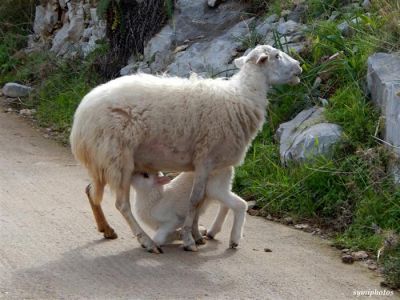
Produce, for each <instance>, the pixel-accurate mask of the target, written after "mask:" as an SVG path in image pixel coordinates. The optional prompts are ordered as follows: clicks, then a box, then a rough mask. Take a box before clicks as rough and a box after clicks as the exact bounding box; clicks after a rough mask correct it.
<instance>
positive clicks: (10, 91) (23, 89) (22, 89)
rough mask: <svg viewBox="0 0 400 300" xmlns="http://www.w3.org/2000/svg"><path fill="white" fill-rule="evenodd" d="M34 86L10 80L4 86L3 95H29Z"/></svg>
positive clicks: (12, 96)
mask: <svg viewBox="0 0 400 300" xmlns="http://www.w3.org/2000/svg"><path fill="white" fill-rule="evenodd" d="M32 90H33V88H31V87H29V86H26V85H22V84H19V83H14V82H9V83H6V84H5V85H4V86H3V95H4V96H6V97H11V98H17V97H25V96H28V95H29V93H30V92H32Z"/></svg>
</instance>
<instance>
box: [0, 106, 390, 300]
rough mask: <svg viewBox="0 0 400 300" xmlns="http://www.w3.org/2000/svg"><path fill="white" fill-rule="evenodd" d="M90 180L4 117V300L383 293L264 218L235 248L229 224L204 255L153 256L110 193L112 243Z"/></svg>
mask: <svg viewBox="0 0 400 300" xmlns="http://www.w3.org/2000/svg"><path fill="white" fill-rule="evenodd" d="M87 183H88V176H87V174H86V171H85V170H84V169H83V168H82V167H81V166H79V165H78V164H77V163H76V162H75V161H74V159H73V157H72V156H71V154H70V151H69V149H68V148H66V147H63V146H61V145H59V144H57V143H56V142H54V141H51V140H48V139H45V138H44V137H43V134H41V133H40V132H38V130H36V129H33V128H32V127H31V126H30V124H28V123H27V122H26V121H25V120H23V119H22V118H21V117H19V116H16V115H14V114H9V113H4V112H3V111H2V112H0V243H1V244H0V298H5V299H274V300H275V299H355V298H356V297H355V296H354V295H353V292H354V291H356V290H358V291H363V290H374V289H378V290H382V288H381V287H380V286H379V282H380V278H379V277H378V276H377V275H376V274H375V273H373V272H371V271H369V270H367V268H365V267H363V266H360V265H358V264H354V265H345V264H343V263H342V262H341V261H340V259H339V257H340V253H339V251H337V250H335V249H333V248H332V247H330V246H329V245H328V242H327V241H324V240H321V239H320V238H318V237H315V236H312V235H311V234H308V233H304V232H301V231H298V230H295V229H292V228H289V227H285V226H283V225H280V224H276V223H273V222H268V221H266V220H264V219H262V218H256V217H250V216H248V217H247V223H246V227H245V238H244V240H243V241H242V243H241V245H240V246H239V249H237V250H230V249H227V246H228V236H229V229H230V226H231V221H232V219H231V218H230V219H228V222H227V224H226V226H225V228H224V230H223V232H222V233H221V234H220V235H219V236H217V238H218V240H216V241H209V242H208V243H207V245H205V246H202V247H201V248H200V251H199V252H198V253H191V252H184V251H182V249H181V248H180V247H179V245H171V246H168V247H166V248H164V254H162V255H156V254H149V253H147V252H145V251H144V250H143V249H142V248H141V247H140V246H139V244H138V243H137V241H136V240H135V239H134V238H133V235H132V233H131V232H130V231H129V229H128V226H127V224H125V221H124V220H123V218H122V216H121V215H120V214H119V212H118V211H117V210H116V208H115V207H114V200H113V198H112V195H111V194H110V192H107V193H106V197H105V199H104V202H103V203H104V210H105V213H106V215H107V217H108V220H109V222H110V224H111V226H112V227H114V229H115V230H116V232H117V233H118V235H119V238H118V239H116V240H104V239H103V238H102V235H101V234H100V233H98V232H97V231H96V227H95V222H94V220H93V216H92V212H91V209H90V207H89V203H88V202H87V199H86V196H85V194H84V188H85V186H86V184H87ZM213 215H214V212H213V211H209V212H208V213H207V215H206V216H205V217H203V219H202V220H201V223H202V224H204V225H206V226H207V225H209V224H210V222H211V220H212V218H213ZM264 248H270V249H271V250H272V252H270V253H267V252H264ZM372 298H373V297H372ZM386 298H387V297H386ZM391 298H396V296H394V297H391ZM380 299H382V297H380Z"/></svg>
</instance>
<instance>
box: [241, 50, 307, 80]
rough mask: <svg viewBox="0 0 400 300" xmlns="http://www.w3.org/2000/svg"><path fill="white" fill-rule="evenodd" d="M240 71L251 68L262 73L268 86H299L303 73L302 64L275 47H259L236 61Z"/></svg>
mask: <svg viewBox="0 0 400 300" xmlns="http://www.w3.org/2000/svg"><path fill="white" fill-rule="evenodd" d="M234 62H235V65H236V67H238V68H239V69H242V68H251V69H255V70H257V71H259V72H262V73H263V74H264V75H265V76H266V79H267V84H268V85H273V84H285V83H289V84H298V83H299V82H300V78H299V75H300V74H301V72H302V69H301V67H300V63H299V62H298V61H297V60H295V59H293V58H292V57H290V56H289V55H287V54H286V53H285V52H282V51H280V50H278V49H275V48H274V47H271V46H269V45H259V46H257V47H255V48H254V49H253V50H251V51H250V52H249V53H248V54H247V55H245V56H242V57H240V58H237V59H235V61H234Z"/></svg>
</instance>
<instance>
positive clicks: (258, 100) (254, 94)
mask: <svg viewBox="0 0 400 300" xmlns="http://www.w3.org/2000/svg"><path fill="white" fill-rule="evenodd" d="M232 80H233V81H236V82H239V85H238V86H239V92H241V93H242V94H244V95H246V98H248V99H249V100H252V102H253V103H255V104H256V105H257V106H258V107H259V108H261V109H263V110H265V109H266V106H267V99H266V96H267V91H268V89H269V86H268V85H267V84H266V82H267V78H266V77H265V75H264V74H263V73H262V72H254V70H247V69H242V70H240V71H239V72H238V73H237V74H236V75H235V76H233V77H232Z"/></svg>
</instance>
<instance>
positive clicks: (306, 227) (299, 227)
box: [294, 224, 310, 230]
mask: <svg viewBox="0 0 400 300" xmlns="http://www.w3.org/2000/svg"><path fill="white" fill-rule="evenodd" d="M294 228H296V229H301V230H304V229H308V228H310V225H308V224H296V225H294Z"/></svg>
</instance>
